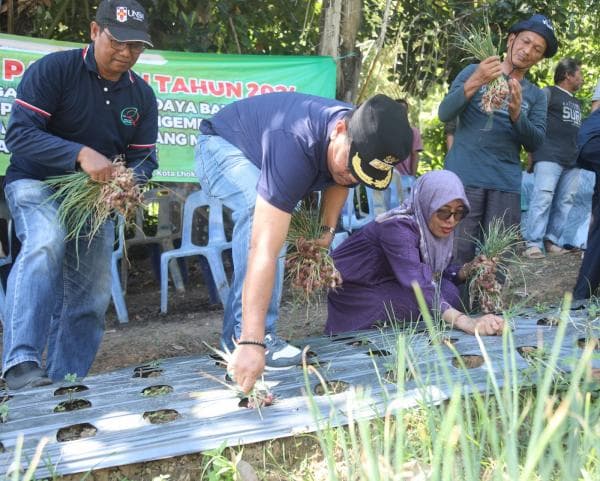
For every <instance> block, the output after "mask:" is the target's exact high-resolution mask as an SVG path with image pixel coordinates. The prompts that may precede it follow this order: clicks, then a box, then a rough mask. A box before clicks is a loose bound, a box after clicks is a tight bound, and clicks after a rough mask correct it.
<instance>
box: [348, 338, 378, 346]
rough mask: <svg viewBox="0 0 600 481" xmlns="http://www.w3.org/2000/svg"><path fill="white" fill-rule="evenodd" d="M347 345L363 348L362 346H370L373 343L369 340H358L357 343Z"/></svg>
mask: <svg viewBox="0 0 600 481" xmlns="http://www.w3.org/2000/svg"><path fill="white" fill-rule="evenodd" d="M346 344H347V345H348V346H352V347H361V346H370V345H371V344H372V343H371V341H369V340H368V339H356V340H355V341H352V342H347V343H346Z"/></svg>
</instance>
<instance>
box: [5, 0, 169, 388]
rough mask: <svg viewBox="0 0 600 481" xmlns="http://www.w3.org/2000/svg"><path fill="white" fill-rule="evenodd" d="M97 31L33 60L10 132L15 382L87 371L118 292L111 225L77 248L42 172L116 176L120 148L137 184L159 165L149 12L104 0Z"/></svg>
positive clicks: (9, 309) (8, 337)
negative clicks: (113, 288) (142, 70)
mask: <svg viewBox="0 0 600 481" xmlns="http://www.w3.org/2000/svg"><path fill="white" fill-rule="evenodd" d="M90 28H91V39H92V43H91V44H90V45H89V46H87V47H85V48H84V49H79V50H70V51H66V52H57V53H52V54H49V55H47V56H45V57H43V58H42V59H40V60H38V61H36V62H35V63H34V64H33V65H32V66H31V67H29V68H28V69H27V71H26V72H25V75H24V76H23V79H22V81H21V83H20V84H19V87H18V89H17V98H16V100H15V103H14V105H13V110H12V113H11V117H10V121H9V125H8V129H7V132H6V143H7V145H8V147H9V149H10V151H11V152H12V156H11V159H10V165H9V167H8V169H7V172H6V186H5V194H6V199H7V202H8V206H9V209H10V212H11V216H12V218H13V222H14V229H15V232H16V235H17V237H18V238H19V240H20V241H21V251H20V252H19V255H18V256H17V258H16V260H15V262H14V265H13V266H12V269H11V272H10V275H9V277H8V283H7V291H6V304H5V310H4V315H3V323H4V330H3V336H4V340H3V342H4V349H3V354H2V369H3V373H4V378H5V380H6V382H7V384H8V387H9V388H10V389H21V388H26V387H36V386H42V385H46V384H49V383H51V380H55V381H56V380H60V379H62V378H63V377H64V376H65V375H66V374H69V373H73V374H76V375H77V376H85V375H86V374H87V372H88V370H89V368H90V366H91V364H92V362H93V360H94V358H95V356H96V352H97V350H98V347H99V345H100V341H101V339H102V335H103V333H104V316H105V313H106V309H107V307H108V303H109V301H110V283H111V275H110V256H111V253H112V249H113V242H114V226H113V223H112V222H107V223H106V224H105V225H104V226H103V228H102V229H101V231H100V232H99V233H98V234H97V235H96V236H94V238H93V239H92V240H91V241H89V240H88V239H87V238H85V239H81V240H80V241H79V247H78V254H76V241H69V242H65V241H64V238H65V234H66V233H65V229H64V227H63V226H62V225H60V223H59V222H58V220H57V209H58V204H57V203H56V202H50V201H49V200H48V197H49V195H51V194H52V192H51V190H50V189H49V187H48V186H46V184H45V183H44V182H43V180H44V179H46V178H48V177H49V176H52V175H60V174H65V173H68V172H73V171H75V170H79V169H81V170H83V171H84V172H86V173H87V174H89V175H90V177H91V178H92V179H94V180H97V181H107V180H109V179H110V178H111V175H112V171H113V163H112V161H111V159H113V158H114V157H115V156H119V155H122V156H124V157H125V161H126V164H127V166H128V167H132V168H133V169H134V170H135V172H136V176H137V177H138V179H139V180H140V181H144V180H147V179H148V178H150V176H151V175H152V171H153V170H154V169H155V168H156V167H157V162H156V149H155V142H156V137H157V133H158V111H157V106H156V98H155V96H154V93H153V91H152V89H151V88H150V86H148V85H147V84H146V82H144V81H143V80H142V78H141V77H139V76H137V75H136V74H135V73H133V72H132V71H131V70H130V69H131V67H133V65H134V64H135V63H136V61H137V60H138V58H139V56H140V54H141V53H142V51H143V50H144V48H145V47H146V46H152V43H151V42H150V36H149V35H148V21H147V18H146V13H145V11H144V9H143V8H142V7H141V6H140V5H139V4H138V3H137V2H135V1H134V0H117V1H115V0H104V1H103V2H102V3H101V4H100V6H99V7H98V11H97V14H96V20H95V21H93V22H92V23H91V27H90ZM45 350H47V356H46V368H45V369H44V368H43V367H42V354H43V352H44V351H45Z"/></svg>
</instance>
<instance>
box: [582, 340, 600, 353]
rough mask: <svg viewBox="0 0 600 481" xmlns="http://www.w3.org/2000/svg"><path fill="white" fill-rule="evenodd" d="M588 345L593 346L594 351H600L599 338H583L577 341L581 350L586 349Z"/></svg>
mask: <svg viewBox="0 0 600 481" xmlns="http://www.w3.org/2000/svg"><path fill="white" fill-rule="evenodd" d="M586 344H592V346H594V351H598V350H600V339H599V338H597V337H582V338H580V339H577V345H578V346H579V347H580V348H581V349H585V346H586Z"/></svg>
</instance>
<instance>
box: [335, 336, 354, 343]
mask: <svg viewBox="0 0 600 481" xmlns="http://www.w3.org/2000/svg"><path fill="white" fill-rule="evenodd" d="M353 339H355V338H354V337H351V336H346V337H333V338H332V339H331V342H344V341H352V340H353Z"/></svg>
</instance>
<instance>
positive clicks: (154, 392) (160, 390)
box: [142, 384, 173, 396]
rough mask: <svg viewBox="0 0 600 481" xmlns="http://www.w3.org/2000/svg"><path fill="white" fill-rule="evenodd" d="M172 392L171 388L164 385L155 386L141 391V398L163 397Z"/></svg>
mask: <svg viewBox="0 0 600 481" xmlns="http://www.w3.org/2000/svg"><path fill="white" fill-rule="evenodd" d="M172 392H173V388H172V387H171V386H168V385H166V384H157V385H155V386H148V387H147V388H144V389H142V396H164V395H165V394H169V393H172Z"/></svg>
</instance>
